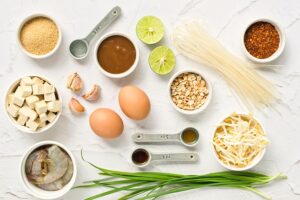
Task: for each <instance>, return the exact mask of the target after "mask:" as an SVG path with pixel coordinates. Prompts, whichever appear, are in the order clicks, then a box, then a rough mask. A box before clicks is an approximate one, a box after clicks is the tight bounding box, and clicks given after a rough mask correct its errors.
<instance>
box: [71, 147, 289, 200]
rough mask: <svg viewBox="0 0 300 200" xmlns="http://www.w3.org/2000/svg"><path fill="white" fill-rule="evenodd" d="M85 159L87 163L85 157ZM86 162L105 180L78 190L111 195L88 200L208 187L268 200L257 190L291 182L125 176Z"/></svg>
mask: <svg viewBox="0 0 300 200" xmlns="http://www.w3.org/2000/svg"><path fill="white" fill-rule="evenodd" d="M81 156H82V152H81ZM82 159H83V160H84V158H83V156H82ZM84 161H85V162H87V163H89V164H90V165H91V166H93V167H95V168H96V169H98V170H99V173H98V174H99V175H101V176H104V178H101V179H96V180H89V181H86V182H84V183H83V184H82V185H79V186H76V187H75V188H93V187H106V188H108V190H107V191H105V192H101V193H99V194H96V195H93V196H91V197H88V198H86V200H93V199H99V198H101V197H104V196H108V195H111V194H114V193H117V192H121V191H126V192H127V193H126V194H125V195H122V196H121V197H119V198H118V199H119V200H129V199H135V200H148V199H150V200H154V199H158V198H159V197H162V196H166V195H169V194H173V193H178V192H183V191H188V190H194V189H199V188H204V187H226V188H236V189H243V190H248V191H251V192H254V193H256V194H257V195H259V196H261V197H263V198H264V199H272V198H271V197H270V196H269V195H267V194H265V193H264V192H261V191H260V190H258V189H257V188H258V187H260V186H263V185H266V184H268V183H270V182H272V181H274V180H278V179H286V178H287V177H286V176H285V175H284V174H282V173H278V174H276V175H274V176H268V175H265V174H262V173H257V172H252V171H222V172H214V173H208V174H203V175H183V174H175V173H164V172H123V171H115V170H109V169H104V168H102V167H98V166H96V165H94V164H93V163H90V162H88V161H86V160H84Z"/></svg>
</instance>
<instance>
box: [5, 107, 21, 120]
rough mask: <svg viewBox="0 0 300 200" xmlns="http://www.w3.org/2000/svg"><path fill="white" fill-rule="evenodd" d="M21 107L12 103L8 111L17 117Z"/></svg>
mask: <svg viewBox="0 0 300 200" xmlns="http://www.w3.org/2000/svg"><path fill="white" fill-rule="evenodd" d="M19 110H20V107H18V106H16V105H14V104H10V105H9V106H8V107H7V112H8V113H9V114H10V115H11V116H12V117H17V116H18V113H19Z"/></svg>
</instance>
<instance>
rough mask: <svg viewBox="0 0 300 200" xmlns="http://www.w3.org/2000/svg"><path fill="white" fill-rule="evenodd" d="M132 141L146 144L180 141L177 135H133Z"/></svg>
mask: <svg viewBox="0 0 300 200" xmlns="http://www.w3.org/2000/svg"><path fill="white" fill-rule="evenodd" d="M132 139H133V141H134V142H136V143H147V142H151V143H152V142H153V143H155V142H158V143H164V142H177V141H180V135H179V134H150V133H135V134H133V136H132Z"/></svg>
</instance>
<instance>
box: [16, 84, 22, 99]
mask: <svg viewBox="0 0 300 200" xmlns="http://www.w3.org/2000/svg"><path fill="white" fill-rule="evenodd" d="M22 94H23V90H22V87H21V86H18V87H17V89H16V91H15V95H18V96H20V97H21V96H22Z"/></svg>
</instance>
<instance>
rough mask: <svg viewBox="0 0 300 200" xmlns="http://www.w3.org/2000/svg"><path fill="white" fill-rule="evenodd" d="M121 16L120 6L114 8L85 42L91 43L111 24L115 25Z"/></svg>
mask: <svg viewBox="0 0 300 200" xmlns="http://www.w3.org/2000/svg"><path fill="white" fill-rule="evenodd" d="M120 15H121V8H120V7H119V6H116V7H114V8H113V9H111V11H109V13H107V15H106V16H105V17H104V18H103V19H102V20H101V21H100V22H99V23H98V24H97V25H96V27H95V28H94V29H93V30H92V32H90V33H89V34H88V36H87V37H86V38H85V40H86V41H87V42H88V43H90V41H91V40H92V39H93V38H94V37H95V35H97V34H99V33H101V32H102V31H103V30H105V29H106V28H107V27H108V26H109V25H110V24H111V23H113V22H114V21H115V20H116V19H117V18H118V17H119V16H120Z"/></svg>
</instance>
